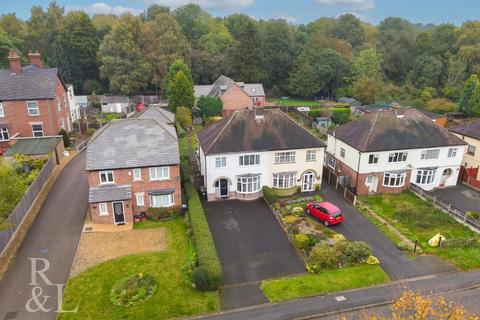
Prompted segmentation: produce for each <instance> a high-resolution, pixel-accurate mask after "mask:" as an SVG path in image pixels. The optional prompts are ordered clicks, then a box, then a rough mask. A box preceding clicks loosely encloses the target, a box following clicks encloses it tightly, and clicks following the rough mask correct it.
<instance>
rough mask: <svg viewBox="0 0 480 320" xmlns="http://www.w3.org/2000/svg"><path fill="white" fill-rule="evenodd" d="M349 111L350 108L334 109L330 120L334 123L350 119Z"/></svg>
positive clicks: (341, 122) (345, 121)
mask: <svg viewBox="0 0 480 320" xmlns="http://www.w3.org/2000/svg"><path fill="white" fill-rule="evenodd" d="M350 118H351V111H350V108H345V109H335V110H333V112H332V121H333V122H334V123H336V124H344V123H347V122H348V121H350Z"/></svg>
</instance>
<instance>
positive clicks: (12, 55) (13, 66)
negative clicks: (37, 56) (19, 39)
mask: <svg viewBox="0 0 480 320" xmlns="http://www.w3.org/2000/svg"><path fill="white" fill-rule="evenodd" d="M8 61H9V62H10V72H11V73H13V74H19V73H20V72H22V63H21V61H20V56H19V55H18V53H17V52H16V51H13V50H12V51H10V52H9V53H8Z"/></svg>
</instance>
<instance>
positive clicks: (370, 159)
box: [368, 154, 378, 164]
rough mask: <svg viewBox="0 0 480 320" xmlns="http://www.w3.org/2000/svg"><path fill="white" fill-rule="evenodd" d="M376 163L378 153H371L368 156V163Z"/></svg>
mask: <svg viewBox="0 0 480 320" xmlns="http://www.w3.org/2000/svg"><path fill="white" fill-rule="evenodd" d="M377 163H378V154H371V155H369V156H368V164H377Z"/></svg>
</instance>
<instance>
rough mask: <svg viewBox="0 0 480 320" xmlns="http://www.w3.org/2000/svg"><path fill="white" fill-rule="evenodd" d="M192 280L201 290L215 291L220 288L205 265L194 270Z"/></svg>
mask: <svg viewBox="0 0 480 320" xmlns="http://www.w3.org/2000/svg"><path fill="white" fill-rule="evenodd" d="M192 281H193V284H194V285H195V288H197V289H198V290H200V291H213V290H216V289H217V288H218V283H217V282H216V280H215V279H213V278H212V277H210V273H209V271H208V269H207V268H205V267H204V266H199V267H197V268H195V269H194V270H193V272H192Z"/></svg>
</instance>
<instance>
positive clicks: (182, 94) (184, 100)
mask: <svg viewBox="0 0 480 320" xmlns="http://www.w3.org/2000/svg"><path fill="white" fill-rule="evenodd" d="M194 104H195V96H194V92H193V85H192V82H191V81H190V79H189V78H188V77H187V76H186V75H185V74H184V73H183V71H179V72H177V73H176V74H175V76H174V77H173V79H172V81H171V82H170V86H169V88H168V106H169V108H170V110H172V111H173V112H176V110H177V108H179V107H187V108H188V109H190V110H191V109H192V108H193V105H194Z"/></svg>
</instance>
